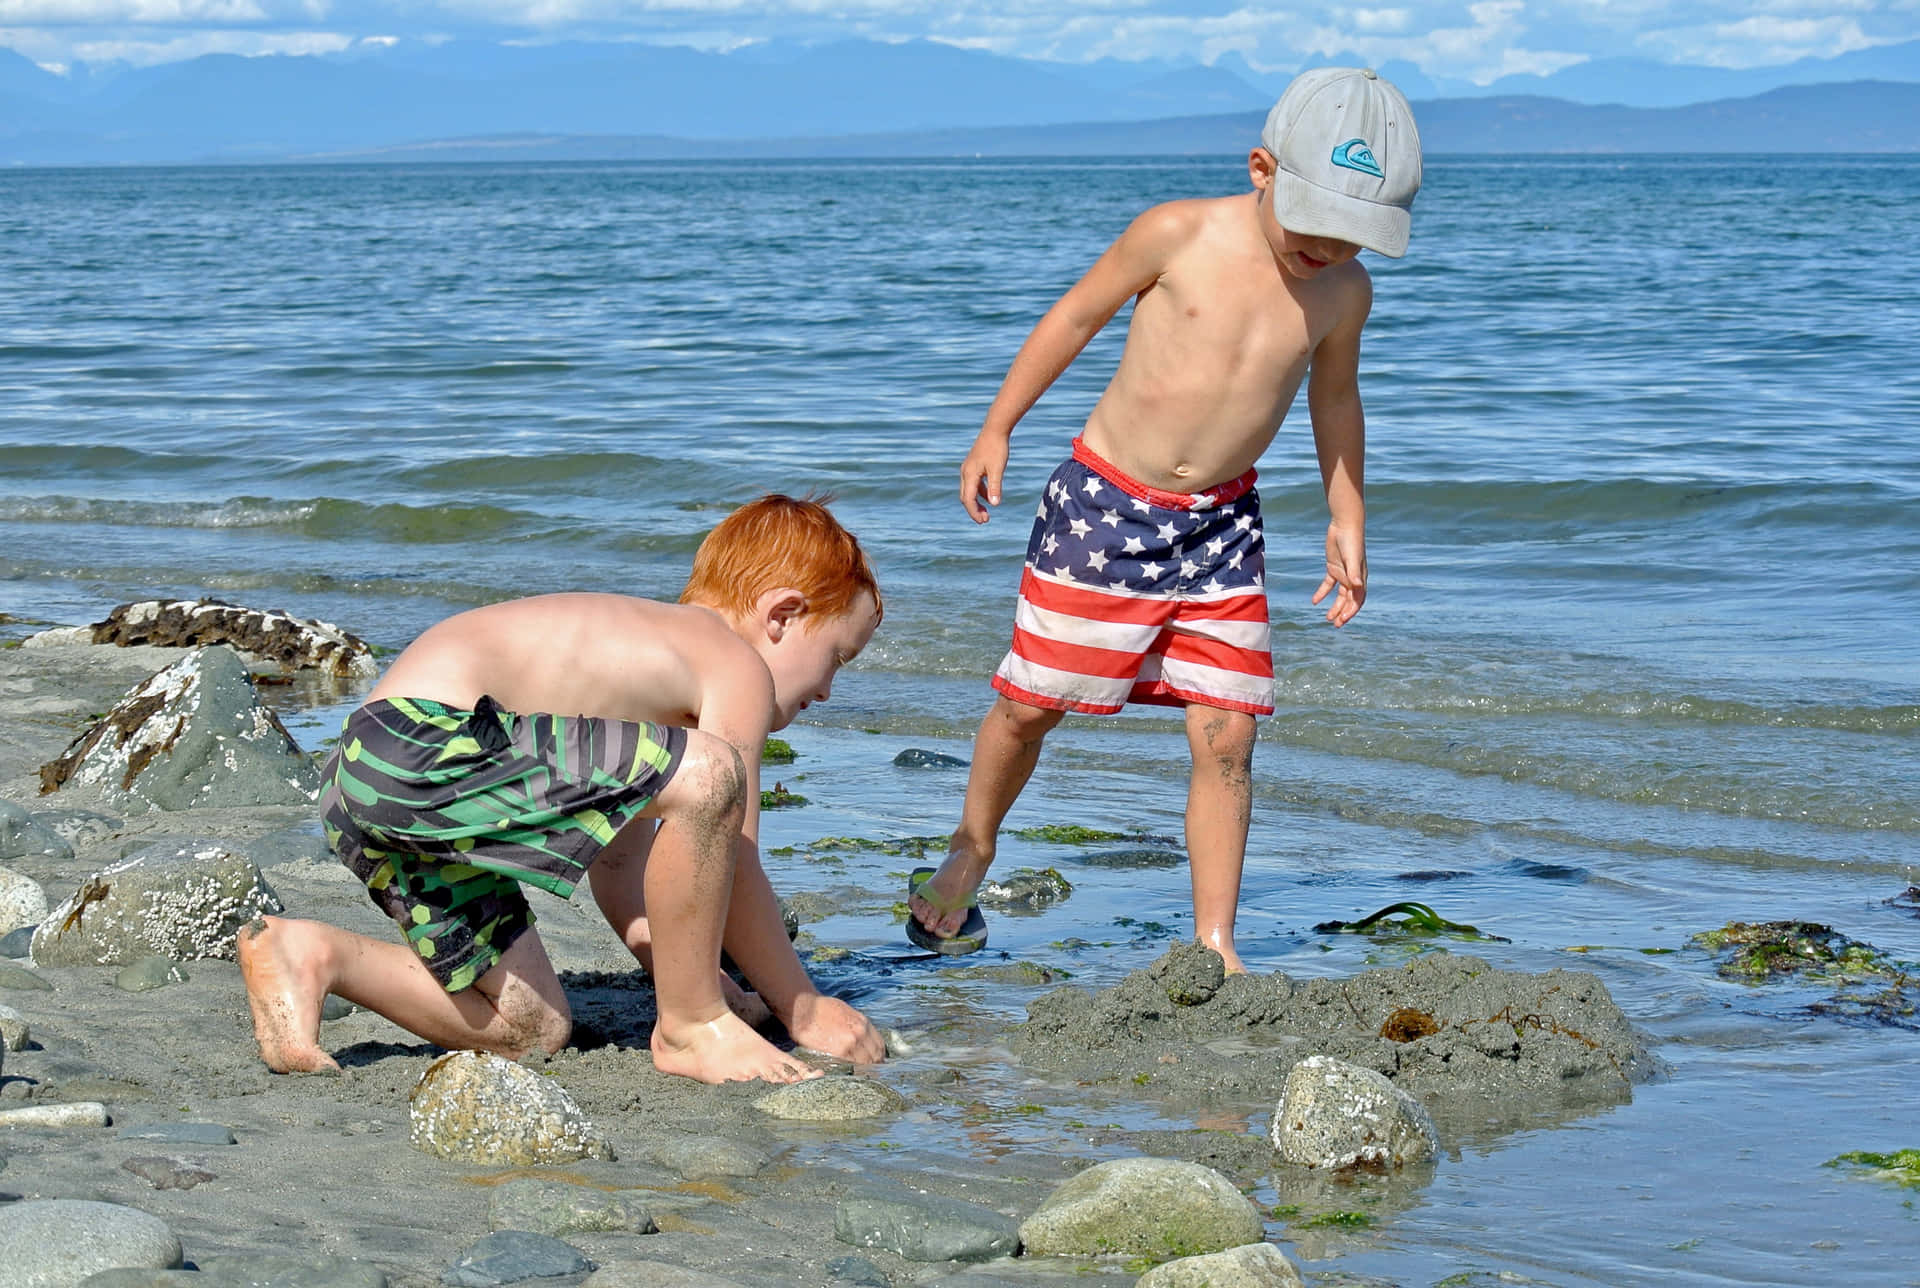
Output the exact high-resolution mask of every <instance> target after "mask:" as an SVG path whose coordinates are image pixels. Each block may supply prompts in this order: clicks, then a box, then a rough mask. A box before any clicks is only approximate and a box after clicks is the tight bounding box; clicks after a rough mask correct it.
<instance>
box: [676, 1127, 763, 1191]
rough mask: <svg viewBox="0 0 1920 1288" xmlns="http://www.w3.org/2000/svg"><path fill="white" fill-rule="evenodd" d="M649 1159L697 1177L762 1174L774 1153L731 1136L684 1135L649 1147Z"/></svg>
mask: <svg viewBox="0 0 1920 1288" xmlns="http://www.w3.org/2000/svg"><path fill="white" fill-rule="evenodd" d="M646 1157H647V1161H648V1162H650V1163H653V1164H655V1165H656V1166H659V1167H664V1168H666V1169H667V1170H668V1171H670V1172H673V1173H675V1174H676V1175H678V1176H680V1177H682V1178H683V1179H685V1180H689V1181H697V1180H701V1179H703V1178H706V1177H713V1176H758V1175H759V1174H760V1173H761V1172H762V1171H764V1170H765V1169H766V1166H767V1164H768V1163H771V1162H772V1161H773V1155H772V1154H770V1153H768V1152H767V1151H766V1150H764V1149H761V1148H760V1147H759V1146H757V1145H749V1144H747V1143H746V1142H745V1141H740V1140H734V1139H732V1138H731V1137H728V1136H680V1137H676V1138H674V1139H672V1140H667V1141H662V1142H661V1143H660V1144H658V1145H655V1146H653V1147H652V1148H651V1149H649V1150H648V1151H647V1154H646Z"/></svg>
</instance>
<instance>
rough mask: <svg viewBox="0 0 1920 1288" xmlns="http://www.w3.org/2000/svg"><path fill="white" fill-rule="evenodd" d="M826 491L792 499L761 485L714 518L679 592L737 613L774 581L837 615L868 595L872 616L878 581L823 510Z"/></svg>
mask: <svg viewBox="0 0 1920 1288" xmlns="http://www.w3.org/2000/svg"><path fill="white" fill-rule="evenodd" d="M831 499H832V498H831V497H821V498H818V499H816V498H814V497H807V498H805V499H803V500H796V499H795V498H793V497H790V496H782V495H780V494H779V493H778V492H769V493H768V494H767V495H765V496H763V497H761V498H760V499H759V500H757V501H749V502H747V504H745V505H743V506H741V507H740V508H739V509H738V510H735V511H734V512H733V513H732V514H729V515H728V516H727V517H726V518H724V519H722V520H721V521H720V526H719V527H717V528H715V529H714V530H713V531H712V532H709V533H708V534H707V538H706V540H704V541H702V542H701V543H700V549H699V550H697V551H695V552H694V556H693V573H692V575H691V576H689V577H688V578H687V585H686V588H685V589H684V590H682V591H681V592H680V602H681V603H683V604H699V605H701V606H702V607H704V608H711V609H714V610H716V611H717V612H720V613H722V614H724V615H726V616H729V617H736V618H737V617H744V616H746V615H747V614H748V613H751V612H752V611H753V606H754V602H755V601H756V600H758V599H759V598H760V596H761V595H762V594H763V593H765V592H766V591H769V590H772V589H773V588H774V587H776V586H792V587H793V588H794V589H796V590H798V591H799V592H800V593H801V594H803V595H805V596H806V597H807V608H806V611H807V612H808V613H818V614H820V615H821V616H823V617H837V616H839V615H840V614H842V613H845V612H847V611H848V610H849V609H851V608H852V607H853V602H854V600H856V599H858V598H860V595H861V592H863V591H864V592H865V593H867V594H869V595H871V596H873V612H874V620H876V621H878V620H879V617H880V584H879V583H878V582H877V581H875V580H874V576H873V565H871V564H869V563H868V562H867V556H866V553H865V552H864V551H862V550H861V549H860V542H859V541H858V540H856V539H855V538H854V535H853V534H852V533H851V532H848V531H847V530H846V529H845V528H843V527H841V526H840V521H839V520H838V519H836V518H834V517H833V515H831V514H830V513H828V512H827V506H826V502H827V501H829V500H831Z"/></svg>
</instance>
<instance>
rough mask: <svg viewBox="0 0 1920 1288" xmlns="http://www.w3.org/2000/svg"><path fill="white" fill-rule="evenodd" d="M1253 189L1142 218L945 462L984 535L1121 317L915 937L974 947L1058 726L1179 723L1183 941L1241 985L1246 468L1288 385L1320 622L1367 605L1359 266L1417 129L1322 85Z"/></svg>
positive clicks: (1248, 590) (1248, 535)
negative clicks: (953, 458)
mask: <svg viewBox="0 0 1920 1288" xmlns="http://www.w3.org/2000/svg"><path fill="white" fill-rule="evenodd" d="M1247 170H1248V175H1249V177H1250V178H1251V180H1252V185H1253V190H1252V192H1250V193H1246V194H1243V195H1241V196H1236V197H1220V198H1211V199H1202V200H1189V201H1172V202H1168V203H1166V204H1165V205H1160V206H1155V207H1153V208H1152V209H1150V210H1148V211H1147V212H1146V213H1144V214H1142V215H1140V216H1139V217H1138V218H1137V219H1135V220H1134V221H1133V223H1132V224H1131V225H1130V226H1129V227H1128V228H1127V230H1126V231H1125V232H1123V233H1122V234H1121V235H1120V237H1119V239H1118V240H1117V241H1115V242H1114V243H1113V244H1112V245H1111V246H1109V247H1108V248H1107V250H1106V253H1105V254H1103V255H1101V257H1100V259H1099V260H1098V261H1097V262H1096V263H1095V264H1094V265H1093V267H1092V268H1091V269H1090V270H1088V272H1087V274H1086V276H1084V277H1082V278H1081V279H1080V281H1079V282H1078V283H1076V284H1075V285H1074V286H1073V287H1072V288H1071V289H1070V290H1068V291H1067V293H1066V294H1065V295H1063V296H1062V297H1061V298H1060V300H1059V301H1058V302H1057V303H1055V304H1054V306H1053V307H1052V308H1051V309H1050V310H1049V311H1048V312H1047V314H1046V315H1045V316H1044V317H1042V318H1041V319H1040V322H1039V323H1038V325H1036V326H1035V327H1034V329H1033V332H1032V334H1031V335H1029V336H1028V337H1027V340H1026V343H1025V344H1023V345H1022V346H1021V348H1020V352H1019V353H1018V354H1017V355H1016V356H1015V357H1014V360H1013V365H1012V367H1011V368H1010V369H1009V370H1008V372H1007V376H1006V379H1005V381H1004V382H1003V383H1002V384H1001V386H1000V392H999V395H998V396H997V397H996V398H995V399H994V401H993V405H992V406H991V407H990V408H989V409H988V411H987V416H986V422H985V424H984V425H983V426H982V427H981V430H980V433H979V436H978V437H977V438H976V439H975V440H974V443H973V448H972V450H971V451H969V452H968V454H967V458H966V460H965V462H964V463H963V464H962V465H961V467H960V503H961V505H963V506H964V507H965V508H966V511H967V513H968V514H969V515H970V516H971V517H972V518H973V520H974V521H975V522H976V523H985V522H986V521H987V511H986V509H985V506H984V505H983V504H982V501H983V499H984V502H985V503H986V504H987V505H998V504H999V502H1000V483H1001V478H1002V476H1003V474H1004V473H1005V470H1006V465H1007V452H1008V441H1009V439H1010V438H1011V436H1012V433H1013V427H1014V426H1015V425H1016V424H1017V423H1018V422H1019V420H1020V418H1021V417H1022V416H1023V415H1025V414H1026V412H1027V410H1028V409H1029V408H1031V407H1032V406H1033V404H1034V403H1035V402H1036V401H1038V399H1039V398H1040V395H1041V394H1042V393H1044V392H1045V391H1046V390H1047V388H1048V387H1049V386H1051V385H1052V384H1053V382H1054V380H1056V379H1057V378H1058V377H1059V375H1060V373H1061V372H1062V371H1064V370H1066V368H1067V366H1068V365H1069V364H1070V363H1071V362H1072V361H1073V360H1074V358H1075V357H1076V356H1078V354H1079V353H1080V351H1081V350H1082V349H1083V348H1084V347H1085V346H1086V344H1087V342H1088V341H1089V340H1091V339H1092V338H1093V336H1094V335H1095V333H1097V332H1098V331H1099V330H1100V329H1101V328H1102V327H1104V326H1105V325H1106V324H1107V322H1108V320H1109V319H1111V318H1112V317H1113V315H1114V314H1115V313H1116V312H1118V311H1119V310H1120V308H1121V307H1122V306H1123V305H1124V304H1126V302H1127V301H1128V300H1132V301H1133V302H1134V307H1133V317H1132V320H1131V321H1130V323H1129V324H1128V329H1127V342H1126V347H1125V349H1124V351H1123V353H1122V355H1121V358H1120V365H1119V368H1118V370H1117V371H1115V373H1114V375H1113V379H1112V380H1111V382H1110V383H1109V384H1108V385H1107V388H1106V391H1105V392H1104V393H1103V394H1102V395H1101V397H1100V400H1099V402H1098V403H1097V404H1096V405H1095V406H1094V408H1093V410H1092V412H1091V413H1090V414H1089V415H1088V417H1087V421H1086V428H1085V429H1084V431H1083V432H1082V433H1081V435H1080V437H1079V438H1078V439H1076V440H1075V442H1074V445H1073V456H1072V458H1071V459H1070V460H1068V461H1067V462H1066V463H1065V464H1063V465H1062V466H1061V467H1060V468H1059V469H1058V470H1056V471H1055V472H1054V475H1053V478H1052V479H1051V480H1050V481H1049V482H1048V484H1047V494H1046V497H1045V498H1044V499H1043V500H1042V501H1041V503H1040V510H1039V515H1038V517H1037V519H1036V520H1035V522H1034V526H1033V534H1032V537H1031V539H1030V541H1029V543H1028V547H1027V558H1026V567H1025V570H1024V573H1023V576H1022V578H1021V586H1020V600H1019V605H1018V607H1017V609H1016V612H1015V618H1014V637H1013V647H1012V650H1011V651H1010V652H1009V653H1008V654H1007V656H1006V659H1005V660H1004V661H1003V662H1002V663H1001V664H1000V668H999V670H998V672H997V673H996V674H995V675H994V679H993V685H994V688H996V689H997V690H999V694H1000V696H999V697H998V699H996V701H995V702H994V705H993V707H992V709H991V710H990V711H989V712H988V713H987V716H986V719H985V721H984V722H983V723H982V724H981V726H980V732H979V734H978V736H977V737H976V739H975V742H974V755H973V768H972V772H971V776H970V777H969V779H968V782H967V796H966V803H965V805H964V806H963V808H962V813H961V819H960V826H959V829H958V830H957V831H956V832H955V833H954V835H953V839H952V841H951V842H950V845H949V852H948V855H947V859H946V862H945V863H943V864H942V865H941V867H940V869H939V870H938V871H937V872H936V873H934V874H933V875H932V877H931V878H930V879H928V880H926V881H925V882H923V883H919V884H917V885H916V886H915V889H914V893H913V894H912V896H911V898H910V900H909V904H910V906H911V908H912V912H913V918H914V919H913V921H912V922H910V923H909V925H908V931H909V937H911V938H912V939H913V940H914V941H915V942H916V943H920V944H922V945H923V946H926V947H930V948H933V949H935V950H936V951H943V952H956V951H970V950H971V949H973V948H976V947H979V946H980V945H981V944H982V943H984V941H985V935H984V929H983V926H982V923H980V922H979V919H978V911H977V910H976V909H974V908H973V907H972V906H971V904H972V900H973V893H974V891H975V890H976V889H977V888H978V887H979V885H980V882H981V880H982V879H983V878H984V877H985V875H986V872H987V866H988V865H989V864H990V863H991V862H992V861H993V856H994V848H995V838H996V836H997V834H998V832H999V828H1000V824H1001V821H1002V820H1003V819H1004V818H1005V817H1006V814H1007V811H1008V810H1009V809H1011V808H1012V806H1013V802H1014V800H1015V799H1016V798H1017V797H1018V795H1019V793H1020V790H1021V788H1022V787H1023V786H1025V784H1026V782H1027V779H1028V777H1029V776H1030V775H1031V774H1032V773H1033V769H1034V765H1035V764H1036V762H1037V761H1038V759H1039V755H1040V745H1041V741H1042V739H1044V738H1045V737H1046V735H1047V733H1048V732H1049V731H1050V730H1052V729H1053V728H1054V726H1056V725H1057V724H1059V722H1060V720H1061V718H1062V717H1063V716H1064V715H1065V714H1066V713H1067V712H1069V711H1082V712H1092V713H1102V714H1106V713H1112V712H1116V711H1119V710H1120V709H1121V707H1122V706H1123V705H1124V704H1125V703H1127V702H1136V703H1152V704H1160V705H1170V706H1181V707H1184V708H1185V709H1186V730H1187V740H1188V745H1189V747H1190V750H1191V752H1192V757H1193V769H1192V776H1191V778H1190V780H1189V785H1188V792H1187V811H1186V830H1187V851H1188V854H1189V857H1190V862H1191V866H1192V879H1193V906H1194V933H1195V936H1196V937H1197V938H1198V939H1199V940H1200V941H1201V942H1202V943H1205V944H1208V945H1209V946H1211V947H1212V948H1214V949H1215V950H1216V951H1218V952H1219V953H1220V955H1221V956H1222V957H1223V958H1225V959H1226V964H1227V968H1228V969H1229V970H1233V971H1240V970H1244V969H1245V967H1244V966H1243V965H1242V963H1241V961H1240V957H1239V954H1238V953H1237V952H1236V951H1235V948H1234V940H1233V930H1234V918H1235V915H1236V912H1237V909H1238V906H1239V898H1240V874H1241V867H1242V864H1243V862H1244V859H1245V854H1246V845H1247V825H1248V821H1249V818H1250V815H1251V809H1252V756H1253V739H1254V720H1255V717H1257V716H1262V715H1267V714H1270V713H1271V712H1272V710H1273V664H1272V660H1271V656H1270V653H1269V647H1268V624H1267V602H1266V589H1265V585H1264V553H1265V551H1264V543H1263V538H1262V535H1261V527H1260V508H1259V500H1258V496H1257V494H1256V493H1255V492H1254V490H1253V481H1254V470H1253V467H1254V462H1255V461H1257V460H1258V459H1259V457H1260V455H1261V453H1263V452H1264V451H1266V449H1267V446H1268V444H1270V443H1271V442H1272V441H1273V438H1274V435H1275V433H1276V432H1277V431H1278V430H1279V428H1280V422H1281V419H1282V418H1283V417H1284V416H1285V415H1286V412H1287V408H1288V407H1289V406H1290V405H1291V404H1292V402H1293V399H1294V395H1295V394H1296V393H1297V392H1298V390H1299V388H1300V385H1301V383H1302V382H1303V381H1305V382H1306V385H1307V407H1308V411H1309V412H1310V413H1311V416H1312V421H1313V438H1314V445H1315V448H1316V450H1317V453H1318V456H1319V462H1320V477H1321V482H1322V484H1323V486H1324V488H1325V490H1326V497H1327V506H1328V509H1329V511H1330V512H1331V522H1330V523H1329V524H1328V527H1327V541H1326V575H1325V577H1324V579H1323V580H1322V581H1321V583H1320V586H1319V589H1318V590H1317V591H1315V593H1314V595H1313V602H1314V603H1316V604H1318V603H1320V602H1322V601H1323V600H1325V599H1326V598H1327V597H1328V596H1329V595H1332V596H1333V600H1332V603H1330V604H1329V605H1328V607H1327V614H1326V616H1327V620H1328V621H1330V622H1332V623H1333V624H1334V625H1335V626H1343V625H1345V624H1346V623H1347V622H1348V621H1350V620H1352V618H1353V615H1354V614H1355V613H1357V612H1359V611H1360V607H1361V605H1362V604H1363V603H1365V601H1366V596H1367V555H1366V540H1365V521H1366V511H1365V506H1364V504H1363V501H1362V469H1361V464H1362V457H1363V452H1364V445H1365V437H1366V435H1365V428H1364V426H1365V421H1364V418H1363V416H1362V414H1361V407H1360V386H1359V361H1360V330H1361V327H1362V325H1363V324H1364V323H1365V322H1366V320H1367V313H1368V310H1369V308H1370V307H1371V304H1372V299H1373V287H1372V283H1371V281H1370V280H1369V278H1368V276H1367V271H1366V269H1364V268H1363V267H1361V265H1360V264H1359V263H1358V261H1357V260H1356V259H1355V256H1357V255H1358V254H1359V253H1360V250H1361V248H1362V247H1366V248H1368V249H1371V250H1375V251H1378V252H1380V253H1382V254H1385V255H1390V256H1399V255H1401V254H1403V253H1404V252H1405V250H1406V244H1407V232H1408V224H1409V210H1410V208H1411V206H1412V203H1413V198H1414V194H1415V192H1416V191H1417V190H1418V189H1419V186H1420V136H1419V134H1418V133H1417V132H1416V131H1415V128H1414V123H1413V116H1412V113H1411V112H1410V111H1409V110H1408V108H1407V103H1406V100H1405V99H1404V98H1402V97H1401V95H1400V92H1399V91H1398V90H1396V89H1395V88H1394V87H1393V86H1392V85H1390V84H1388V83H1387V82H1386V81H1383V80H1381V79H1379V78H1378V77H1377V76H1375V75H1374V73H1372V72H1371V71H1361V70H1357V69H1351V68H1323V69H1320V70H1317V71H1310V72H1307V73H1304V74H1303V75H1301V76H1300V77H1298V78H1297V79H1296V80H1295V81H1294V82H1293V83H1292V84H1291V85H1289V86H1288V87H1287V90H1286V93H1285V94H1283V95H1282V96H1281V98H1280V101H1279V102H1278V103H1276V104H1275V105H1274V108H1273V111H1272V112H1271V113H1270V114H1269V116H1268V118H1267V123H1266V128H1265V130H1264V131H1263V133H1262V136H1261V144H1260V146H1259V147H1256V148H1254V149H1253V150H1252V152H1251V154H1250V155H1249V157H1248V159H1247Z"/></svg>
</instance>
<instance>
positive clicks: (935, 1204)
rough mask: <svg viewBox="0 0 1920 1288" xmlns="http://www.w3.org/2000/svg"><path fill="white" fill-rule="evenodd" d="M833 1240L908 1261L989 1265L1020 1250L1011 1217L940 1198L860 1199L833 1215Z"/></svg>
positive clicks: (896, 1196)
mask: <svg viewBox="0 0 1920 1288" xmlns="http://www.w3.org/2000/svg"><path fill="white" fill-rule="evenodd" d="M833 1233H834V1237H835V1238H837V1239H839V1240H840V1242H842V1243H851V1244H853V1245H854V1246H855V1247H856V1248H879V1249H881V1250H882V1251H884V1252H891V1253H894V1254H896V1255H898V1256H902V1257H905V1258H906V1259H907V1260H908V1261H991V1260H992V1259H993V1258H995V1257H1010V1256H1012V1255H1013V1254H1014V1252H1015V1251H1017V1250H1018V1249H1019V1247H1020V1226H1019V1223H1018V1222H1016V1221H1015V1220H1014V1219H1013V1218H1012V1217H1010V1216H1007V1215H1005V1214H1004V1213H1000V1212H996V1211H994V1210H993V1209H992V1208H989V1207H982V1206H980V1205H979V1204H978V1203H966V1202H962V1201H961V1200H959V1199H950V1198H943V1197H941V1196H939V1195H936V1194H915V1193H913V1192H911V1191H905V1192H902V1193H899V1194H892V1195H879V1194H856V1195H850V1196H848V1197H847V1198H844V1199H842V1200H841V1201H840V1204H839V1206H838V1207H837V1208H835V1209H834V1214H833Z"/></svg>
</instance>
